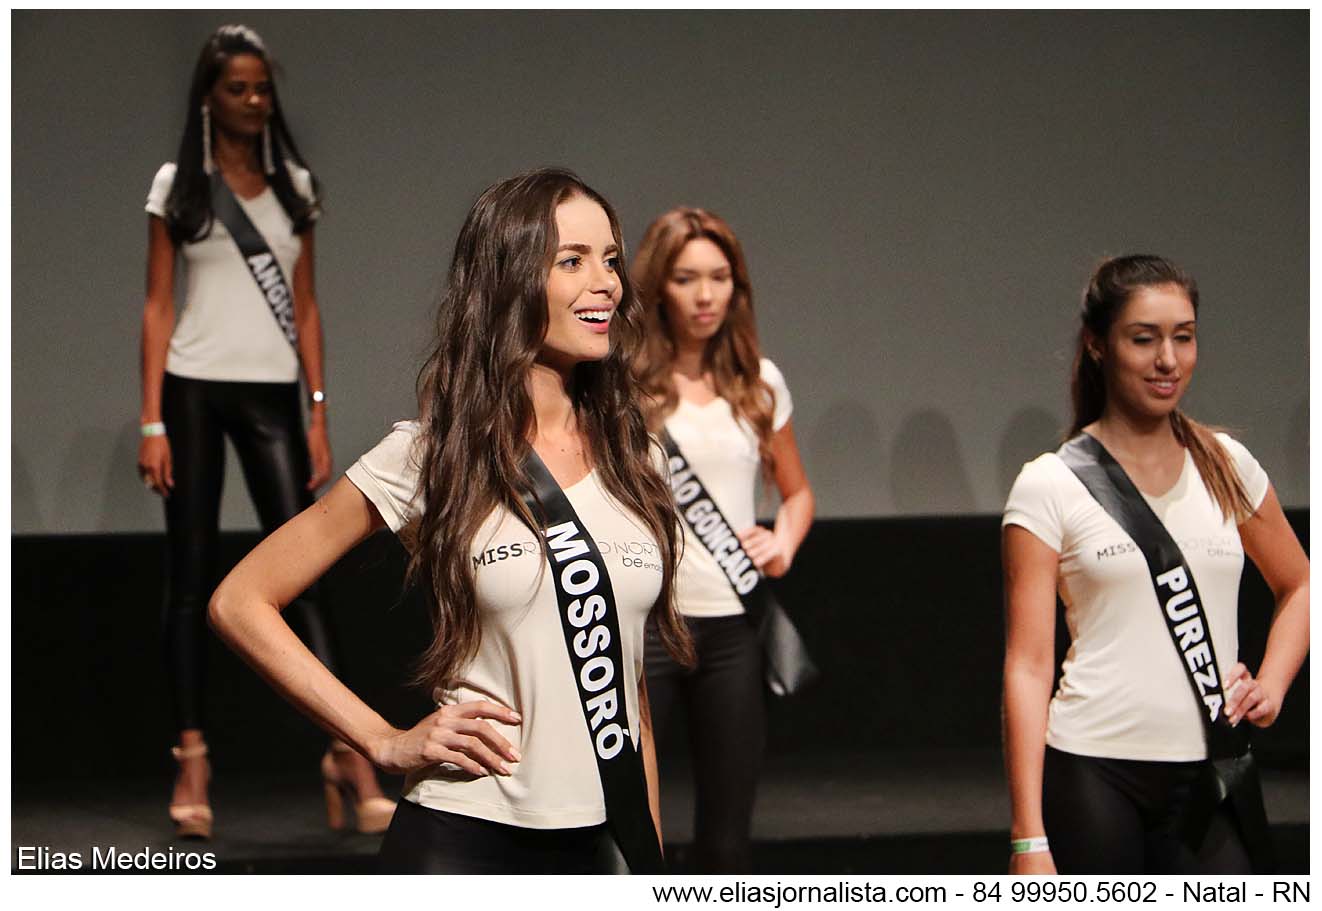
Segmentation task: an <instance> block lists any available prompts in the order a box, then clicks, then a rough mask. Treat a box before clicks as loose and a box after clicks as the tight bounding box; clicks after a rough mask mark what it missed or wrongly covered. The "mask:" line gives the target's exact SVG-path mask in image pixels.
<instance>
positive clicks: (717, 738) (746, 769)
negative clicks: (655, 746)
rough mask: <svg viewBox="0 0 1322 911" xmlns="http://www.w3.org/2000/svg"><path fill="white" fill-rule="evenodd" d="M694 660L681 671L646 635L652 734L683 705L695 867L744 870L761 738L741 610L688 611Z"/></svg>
mask: <svg viewBox="0 0 1322 911" xmlns="http://www.w3.org/2000/svg"><path fill="white" fill-rule="evenodd" d="M686 619H687V622H688V627H689V632H690V633H692V635H693V645H694V648H695V649H696V650H697V653H698V664H697V667H695V668H694V669H693V670H689V671H686V670H684V668H682V667H680V666H679V665H678V664H676V663H675V660H674V659H673V658H671V657H670V655H669V653H668V652H666V650H665V647H664V646H662V645H661V642H660V639H658V638H657V636H656V633H655V631H654V630H652V629H651V628H650V627H649V629H648V635H647V651H646V657H645V661H646V665H645V667H646V669H647V699H648V703H649V704H650V706H651V710H652V729H653V730H654V731H655V732H656V737H657V742H658V743H660V741H661V738H662V737H664V736H665V733H666V729H667V723H668V722H669V720H670V716H671V714H672V710H673V708H674V706H675V704H676V703H677V702H682V703H683V704H684V707H685V709H686V710H687V713H688V728H689V730H688V735H689V747H690V750H691V753H692V757H693V784H694V792H695V806H694V813H693V863H692V868H693V872H695V873H748V872H751V870H752V865H753V857H752V844H751V842H750V839H749V828H750V826H751V825H752V820H753V801H754V798H755V797H756V796H757V780H758V778H759V776H760V775H761V773H762V757H763V753H764V752H765V751H766V742H767V704H766V703H767V695H766V692H767V691H766V686H765V684H764V683H763V675H762V646H761V644H760V643H759V642H758V638H757V631H756V630H755V629H753V625H752V624H751V623H749V622H748V618H747V617H745V616H744V615H743V614H739V615H736V616H733V617H688V618H686Z"/></svg>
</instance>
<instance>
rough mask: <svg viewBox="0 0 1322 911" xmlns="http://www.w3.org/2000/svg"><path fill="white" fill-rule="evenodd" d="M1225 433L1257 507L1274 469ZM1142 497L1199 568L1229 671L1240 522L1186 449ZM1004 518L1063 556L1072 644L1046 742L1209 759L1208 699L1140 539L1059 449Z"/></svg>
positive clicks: (1036, 463) (1088, 751)
mask: <svg viewBox="0 0 1322 911" xmlns="http://www.w3.org/2000/svg"><path fill="white" fill-rule="evenodd" d="M1217 439H1218V440H1220V441H1221V444H1222V446H1224V447H1225V449H1226V451H1227V452H1228V453H1229V454H1230V456H1231V461H1232V462H1233V464H1234V465H1235V468H1236V470H1237V471H1238V472H1239V477H1240V480H1241V481H1242V482H1243V484H1244V491H1245V493H1247V494H1248V497H1249V502H1250V503H1252V504H1253V507H1254V508H1255V509H1256V508H1257V507H1258V505H1259V504H1260V503H1262V499H1263V497H1265V496H1266V495H1267V488H1268V479H1267V474H1266V472H1264V471H1263V470H1262V467H1261V466H1260V465H1259V464H1258V463H1257V461H1256V460H1255V459H1254V458H1253V456H1252V455H1251V454H1250V453H1249V451H1248V450H1247V449H1245V448H1244V446H1243V445H1241V444H1240V443H1239V442H1238V441H1236V440H1233V439H1231V438H1230V437H1229V436H1227V435H1225V434H1221V433H1219V434H1217ZM1143 498H1144V499H1145V500H1147V501H1148V503H1149V505H1151V506H1152V509H1153V511H1154V512H1155V513H1156V514H1157V516H1158V518H1160V519H1161V521H1162V522H1163V523H1164V524H1165V526H1166V528H1167V530H1168V531H1169V532H1170V534H1171V537H1173V538H1174V539H1175V541H1176V543H1177V544H1179V546H1180V550H1181V552H1182V553H1183V554H1184V558H1185V560H1187V561H1188V563H1189V568H1190V569H1191V570H1192V571H1193V576H1194V581H1195V583H1196V584H1197V586H1198V593H1199V595H1201V596H1202V603H1203V611H1204V613H1205V614H1206V617H1207V623H1208V625H1209V626H1210V627H1211V630H1212V646H1213V650H1214V651H1215V652H1216V658H1217V666H1218V669H1219V671H1220V676H1221V679H1223V680H1224V679H1225V674H1226V672H1228V671H1229V670H1230V669H1231V668H1232V667H1234V665H1235V662H1236V661H1237V660H1238V654H1239V629H1238V622H1239V621H1238V611H1239V577H1240V573H1241V571H1242V569H1243V566H1244V548H1243V546H1242V545H1241V544H1240V539H1239V530H1238V528H1237V527H1236V525H1235V522H1234V520H1233V519H1225V518H1223V517H1222V515H1221V512H1220V510H1219V509H1218V508H1217V505H1216V501H1215V500H1213V499H1212V497H1211V495H1210V494H1209V493H1208V492H1207V488H1206V487H1204V486H1203V479H1202V476H1201V475H1199V473H1198V469H1197V468H1196V467H1195V465H1194V462H1193V457H1192V456H1191V455H1189V454H1188V452H1186V453H1185V457H1184V469H1183V471H1182V472H1181V474H1180V478H1179V480H1178V481H1177V482H1176V483H1175V486H1174V487H1172V488H1171V489H1170V490H1169V491H1167V492H1166V493H1165V494H1163V495H1162V496H1160V497H1149V496H1147V495H1146V494H1144V495H1143ZM1001 524H1002V525H1003V526H1004V525H1019V526H1022V527H1023V528H1026V529H1028V530H1029V531H1030V532H1032V533H1033V534H1034V535H1035V536H1037V537H1038V538H1039V539H1041V540H1042V542H1043V543H1045V544H1046V545H1047V546H1048V547H1050V548H1051V549H1052V550H1054V551H1056V552H1057V553H1058V554H1059V555H1060V570H1059V577H1058V583H1057V584H1058V590H1059V592H1060V598H1061V601H1062V602H1063V603H1064V605H1065V624H1066V626H1067V627H1068V629H1069V636H1070V642H1071V645H1070V649H1069V652H1068V654H1067V655H1066V656H1065V663H1064V666H1063V668H1062V676H1061V679H1060V686H1059V688H1058V689H1057V690H1056V693H1055V695H1054V696H1053V697H1052V699H1051V707H1050V712H1049V717H1048V722H1047V743H1048V744H1050V745H1051V746H1053V747H1055V748H1056V749H1058V750H1064V751H1066V752H1069V753H1076V754H1079V755H1083V756H1101V757H1106V758H1111V759H1142V760H1167V761H1191V760H1198V759H1203V758H1205V757H1206V756H1207V745H1206V741H1205V738H1204V734H1203V721H1202V717H1201V715H1200V713H1201V711H1202V706H1201V705H1200V704H1199V703H1198V702H1197V701H1196V700H1195V698H1194V695H1193V691H1192V690H1191V688H1190V686H1189V678H1188V676H1187V674H1186V672H1185V670H1184V664H1183V663H1182V661H1181V659H1180V656H1179V654H1178V653H1177V652H1176V650H1175V646H1174V645H1173V644H1172V642H1171V639H1170V634H1169V632H1168V630H1167V627H1166V622H1165V620H1164V619H1163V618H1162V616H1161V607H1160V605H1159V604H1158V602H1157V598H1156V594H1155V592H1154V591H1153V588H1152V577H1151V575H1150V574H1149V573H1148V565H1147V561H1146V560H1144V559H1143V554H1142V553H1141V552H1140V551H1139V550H1138V546H1137V545H1136V544H1135V543H1134V541H1133V539H1132V538H1130V537H1129V535H1128V534H1126V533H1125V532H1124V530H1123V529H1121V527H1120V526H1119V525H1118V524H1117V523H1116V521H1115V520H1114V519H1112V518H1111V516H1110V515H1109V514H1108V513H1107V512H1106V511H1105V510H1104V509H1102V507H1101V505H1100V504H1098V502H1097V501H1096V500H1095V499H1093V497H1092V495H1091V494H1090V493H1088V490H1087V488H1085V487H1084V486H1083V483H1082V482H1081V481H1079V479H1078V478H1077V477H1076V476H1075V475H1074V472H1072V471H1070V469H1069V468H1068V467H1067V466H1066V465H1065V463H1064V462H1062V461H1061V460H1060V457H1059V456H1057V455H1056V454H1055V453H1051V452H1049V453H1046V454H1044V455H1041V456H1038V457H1037V458H1036V459H1034V460H1033V461H1031V462H1029V463H1027V464H1026V465H1024V467H1023V470H1022V471H1020V473H1019V477H1018V479H1016V480H1015V482H1014V487H1013V489H1012V490H1011V491H1010V498H1009V500H1008V502H1007V503H1006V504H1005V515H1004V517H1003V518H1002V521H1001Z"/></svg>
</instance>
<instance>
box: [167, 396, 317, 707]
mask: <svg viewBox="0 0 1322 911" xmlns="http://www.w3.org/2000/svg"><path fill="white" fill-rule="evenodd" d="M161 417H162V419H163V420H164V422H165V431H166V434H167V437H168V439H169V441H170V454H171V460H172V463H173V471H174V489H173V490H172V491H171V492H170V495H169V496H168V497H166V498H165V528H166V535H167V538H168V544H167V549H168V585H167V594H166V599H165V609H164V622H163V624H162V625H163V628H164V648H165V666H166V670H167V673H168V675H169V680H170V685H171V690H172V692H173V695H174V715H175V722H176V727H177V728H179V729H180V730H186V729H189V728H201V727H204V723H205V713H204V699H203V694H204V692H205V687H206V650H207V638H208V627H207V619H206V613H207V602H208V601H209V600H210V597H211V592H212V591H213V590H214V589H215V586H216V585H217V583H218V582H219V581H220V580H219V579H218V578H216V576H217V562H218V558H219V555H218V550H219V537H220V535H219V522H220V494H221V488H222V485H223V484H224V479H225V438H226V437H229V439H230V442H231V443H233V445H234V449H235V451H236V452H237V453H238V456H239V462H240V464H241V465H242V467H243V475H244V479H245V480H246V481H247V483H248V493H249V494H250V495H251V497H252V501H253V505H254V506H255V507H256V508H257V515H258V517H259V519H260V521H261V524H262V531H263V533H265V534H269V533H270V532H272V531H274V530H275V529H276V528H278V527H279V526H280V525H282V524H284V523H285V522H286V521H288V520H289V519H291V518H293V516H295V515H296V514H297V513H299V512H301V511H302V510H303V509H304V508H306V507H307V506H310V505H311V504H312V501H313V495H312V492H311V491H309V490H308V489H307V483H308V480H309V478H310V477H311V467H310V465H309V463H308V449H307V440H306V438H305V437H304V435H303V415H302V410H301V407H300V403H299V386H298V383H241V382H228V381H224V382H222V381H217V380H196V379H190V378H186V377H181V376H175V375H174V374H171V373H166V374H165V382H164V386H163V387H162V391H161ZM285 616H286V617H288V618H289V619H290V621H291V625H292V626H293V627H294V629H295V630H297V631H298V632H299V633H300V635H302V637H303V639H304V641H305V642H306V643H307V644H308V647H309V648H310V649H312V651H313V652H314V653H315V654H316V656H317V657H318V658H319V659H321V661H322V662H323V663H325V664H326V666H327V667H330V668H331V669H332V670H337V671H338V670H339V669H338V668H337V665H336V662H335V657H336V656H335V651H336V650H335V648H334V643H333V641H332V637H331V631H330V629H329V627H328V625H327V624H326V622H325V620H324V618H323V617H322V616H321V614H320V612H319V611H318V609H317V606H316V602H315V592H314V591H313V590H309V591H308V592H306V593H304V595H303V596H302V597H301V598H299V599H297V600H296V601H295V602H294V603H292V604H290V605H289V606H288V607H287V608H286V609H285Z"/></svg>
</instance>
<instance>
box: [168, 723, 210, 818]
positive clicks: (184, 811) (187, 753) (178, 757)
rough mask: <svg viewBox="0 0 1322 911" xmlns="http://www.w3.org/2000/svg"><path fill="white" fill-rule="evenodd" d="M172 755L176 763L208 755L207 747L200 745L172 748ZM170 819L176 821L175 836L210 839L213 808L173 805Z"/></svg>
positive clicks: (182, 804)
mask: <svg viewBox="0 0 1322 911" xmlns="http://www.w3.org/2000/svg"><path fill="white" fill-rule="evenodd" d="M170 755H172V756H174V760H175V762H178V763H181V764H182V763H183V761H184V760H185V759H195V758H197V757H198V756H205V755H207V745H206V744H205V743H199V744H197V745H195V746H191V747H170ZM170 819H171V820H173V821H174V834H175V835H176V836H178V837H179V838H210V837H211V820H212V817H211V807H210V806H208V805H207V804H204V803H172V804H170Z"/></svg>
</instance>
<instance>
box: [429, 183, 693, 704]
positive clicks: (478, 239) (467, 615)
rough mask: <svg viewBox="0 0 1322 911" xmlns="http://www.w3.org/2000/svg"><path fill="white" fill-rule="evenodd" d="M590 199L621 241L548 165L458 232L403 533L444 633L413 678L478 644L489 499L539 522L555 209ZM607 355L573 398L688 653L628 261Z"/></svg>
mask: <svg viewBox="0 0 1322 911" xmlns="http://www.w3.org/2000/svg"><path fill="white" fill-rule="evenodd" d="M580 196H581V197H586V198H587V199H590V200H592V201H593V202H596V203H597V204H598V205H600V206H601V207H602V209H604V210H605V212H606V215H607V217H608V218H609V219H610V225H611V233H612V234H613V235H614V238H615V242H616V244H618V245H619V246H620V249H621V250H623V248H624V243H623V240H622V238H621V234H620V226H619V220H618V219H617V218H616V216H615V211H614V210H613V209H612V208H611V205H610V203H608V202H607V201H606V200H605V198H603V197H602V196H601V194H599V193H597V192H596V191H595V190H593V189H592V188H590V187H589V186H588V185H587V184H585V183H583V181H582V180H580V179H579V178H578V177H577V176H575V175H574V174H572V173H570V172H569V171H565V170H560V169H554V168H544V169H541V170H536V171H529V172H527V173H525V174H520V175H519V176H517V177H512V178H510V179H508V180H503V181H501V182H500V183H497V184H495V185H494V186H491V187H489V188H487V190H486V191H485V192H483V193H482V195H481V196H480V197H478V200H477V202H476V203H474V204H473V208H472V210H471V211H470V212H469V213H468V218H467V219H466V220H465V221H464V225H463V227H462V228H461V229H460V231H459V239H458V240H457V241H456V242H455V247H454V259H453V261H452V262H451V264H450V272H449V276H448V281H447V287H446V289H445V291H444V293H443V294H442V296H441V300H440V306H439V310H438V313H437V318H436V341H435V347H434V349H433V350H432V353H431V355H430V356H429V357H428V358H427V361H426V363H425V364H424V365H423V368H422V371H421V372H420V374H419V376H418V412H419V415H420V417H419V422H420V424H421V431H422V432H421V437H422V439H421V441H420V446H419V449H418V452H417V458H418V464H419V468H420V478H421V483H420V486H419V492H420V505H421V506H422V514H421V516H420V518H419V519H417V520H416V522H415V527H413V528H411V529H409V530H408V532H407V533H406V535H405V539H406V541H407V542H408V543H409V545H410V549H411V551H412V558H411V560H410V563H409V578H410V579H411V580H415V581H417V582H418V583H419V584H420V586H422V587H424V589H425V590H426V591H428V592H429V593H430V595H431V601H432V608H433V627H434V631H435V636H434V638H433V641H432V643H431V645H430V646H429V647H428V648H427V650H426V651H425V652H424V654H423V655H422V657H421V659H420V661H419V670H418V674H417V678H416V680H417V682H419V683H423V684H429V685H431V686H434V687H435V686H440V687H445V686H448V685H449V684H450V683H451V682H452V680H453V677H454V674H455V673H456V671H457V670H458V669H459V668H460V667H462V666H463V665H464V664H465V663H466V662H467V661H468V660H469V659H471V658H472V656H473V655H474V654H475V653H476V651H477V648H478V645H479V641H480V628H479V624H478V612H477V599H476V594H475V582H474V578H473V568H472V561H471V560H470V559H469V552H470V545H471V543H472V541H473V539H474V537H475V536H476V535H477V533H478V530H479V528H480V527H481V525H482V523H483V522H484V521H485V520H486V518H487V517H488V516H489V515H490V514H491V511H492V510H493V509H496V508H497V507H502V506H503V507H504V508H505V509H507V510H509V511H510V512H511V513H513V514H514V515H515V516H518V517H519V518H520V519H521V520H522V521H523V522H524V523H525V524H527V525H528V527H529V528H530V529H534V530H535V529H536V528H537V525H536V523H535V522H534V520H533V517H532V516H531V515H529V513H528V511H527V509H526V507H525V506H524V504H523V500H522V497H521V495H520V491H521V490H522V488H523V486H524V483H525V480H526V478H525V475H524V471H523V460H524V458H525V456H526V455H527V453H528V450H529V448H530V447H531V443H530V441H529V434H530V432H531V431H532V428H533V421H534V414H533V405H532V397H531V396H530V394H529V392H528V385H527V381H528V376H529V372H530V370H531V369H532V366H533V362H534V361H535V360H536V358H537V355H538V353H539V352H540V350H541V347H542V343H543V340H544V339H545V337H546V331H547V326H548V317H547V303H546V276H547V273H548V271H549V270H550V267H551V264H552V261H553V259H554V254H555V250H556V247H557V246H558V244H559V237H558V232H557V230H556V222H555V211H556V207H557V206H558V205H559V204H560V203H562V202H565V201H566V200H569V199H573V198H575V197H580ZM618 279H619V281H620V285H621V292H622V293H621V299H620V304H619V307H618V308H617V309H616V311H615V314H614V316H613V317H612V318H611V328H610V352H609V354H607V356H606V357H605V358H604V359H603V360H600V361H590V362H584V363H580V364H578V365H577V366H576V367H575V368H574V374H573V382H572V384H571V396H572V400H573V407H574V413H575V415H576V416H577V419H578V424H579V427H580V428H582V429H583V431H584V433H585V435H586V436H587V438H588V442H589V446H590V448H591V452H592V457H593V462H594V466H595V468H596V470H597V472H598V475H599V477H600V478H601V481H602V484H603V486H604V487H605V488H606V490H607V491H608V492H609V493H610V495H611V496H612V497H614V499H615V500H616V501H617V502H618V503H619V504H620V505H621V506H622V507H623V508H624V509H626V510H627V511H629V512H631V513H632V514H633V515H635V516H637V517H638V518H639V519H641V520H642V523H643V525H644V526H645V527H646V528H647V529H648V530H649V531H650V532H651V533H652V535H653V537H654V539H655V540H656V542H657V544H658V546H659V548H660V553H661V566H662V584H661V593H660V596H659V598H658V600H657V603H656V607H655V608H654V614H655V615H656V620H657V624H658V628H659V631H660V634H661V638H662V641H663V642H664V643H665V645H666V647H667V648H668V649H669V650H670V652H671V654H672V655H674V656H675V657H676V659H677V660H680V661H682V662H684V663H692V654H693V652H692V643H691V642H690V640H689V637H688V632H687V629H686V627H685V626H684V622H683V620H682V618H681V617H680V615H679V612H678V610H677V609H676V607H675V605H674V599H673V597H672V592H673V583H674V573H675V563H676V561H677V559H678V555H677V550H676V548H677V546H678V544H677V536H676V528H677V524H676V522H677V520H676V515H675V510H674V502H673V499H672V497H671V493H670V488H669V485H668V484H667V483H666V482H665V481H664V480H663V479H662V477H661V475H660V473H659V472H658V470H657V467H656V464H655V463H654V462H653V461H652V451H653V447H654V446H655V444H654V443H653V441H652V440H651V438H650V437H649V436H648V433H647V426H646V424H645V422H644V420H643V414H642V410H641V408H640V407H639V398H640V392H639V389H638V385H637V383H636V381H635V380H634V379H633V377H632V374H631V373H630V365H631V364H632V359H633V357H634V355H635V353H636V351H637V349H638V348H639V346H640V345H641V344H642V317H641V314H640V312H639V305H638V301H637V299H636V298H635V297H634V293H633V289H632V287H631V286H630V284H629V280H628V276H627V275H625V274H624V271H623V270H620V272H619V274H618Z"/></svg>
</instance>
